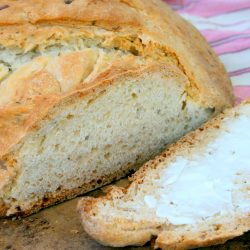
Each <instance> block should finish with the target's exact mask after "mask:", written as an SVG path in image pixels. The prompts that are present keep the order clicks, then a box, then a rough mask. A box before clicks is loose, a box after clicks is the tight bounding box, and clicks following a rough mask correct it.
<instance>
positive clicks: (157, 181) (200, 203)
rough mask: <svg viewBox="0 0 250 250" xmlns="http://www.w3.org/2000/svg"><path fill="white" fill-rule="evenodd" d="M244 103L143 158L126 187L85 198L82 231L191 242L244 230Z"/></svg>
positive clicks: (248, 185) (176, 244)
mask: <svg viewBox="0 0 250 250" xmlns="http://www.w3.org/2000/svg"><path fill="white" fill-rule="evenodd" d="M249 127H250V102H246V103H244V104H242V105H240V106H239V107H236V108H234V109H231V110H227V111H226V112H225V113H224V114H222V115H220V116H218V117H217V118H215V119H213V120H212V121H210V122H208V123H207V124H206V125H205V126H203V127H201V128H199V129H198V130H196V131H195V132H191V133H190V134H188V135H187V136H185V137H183V138H182V139H181V140H180V141H178V142H177V143H176V144H174V145H172V146H170V147H169V148H168V149H167V150H166V151H165V152H164V153H162V154H161V155H160V156H158V157H156V158H155V159H154V160H152V161H149V162H148V163H146V164H145V165H144V166H143V167H142V168H141V169H140V170H138V172H137V173H135V175H134V176H133V177H132V181H133V182H132V184H131V185H130V186H129V187H128V189H124V188H119V187H113V188H111V190H110V191H109V193H108V195H107V196H105V197H100V198H87V197H84V198H83V199H82V200H81V201H80V202H79V204H78V211H79V213H80V215H81V221H82V224H83V227H84V229H85V230H86V232H87V233H88V234H89V235H90V236H92V237H93V238H94V239H96V240H97V241H98V242H100V243H101V244H104V245H110V246H116V247H123V246H127V245H137V246H140V245H143V244H145V243H146V242H147V241H150V240H151V239H153V238H154V239H155V243H154V246H155V248H161V249H168V250H169V249H190V248H196V247H204V246H209V245H213V244H220V243H224V242H226V241H227V240H229V239H231V238H234V237H236V236H239V235H241V234H243V233H244V232H246V231H248V230H250V192H249V190H250V161H249V153H250V134H249Z"/></svg>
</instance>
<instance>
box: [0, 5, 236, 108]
mask: <svg viewBox="0 0 250 250" xmlns="http://www.w3.org/2000/svg"><path fill="white" fill-rule="evenodd" d="M4 4H5V5H6V6H9V7H8V8H5V9H3V10H1V11H0V35H1V39H0V44H2V45H3V46H7V47H8V46H13V47H20V48H24V49H28V48H33V47H35V46H37V45H39V44H41V43H44V42H45V40H46V42H48V40H51V39H52V40H53V39H55V40H56V39H59V40H61V41H63V40H65V39H66V40H67V39H69V38H70V37H71V38H74V37H75V38H76V37H79V36H82V37H85V38H91V39H94V40H100V41H101V42H99V43H98V46H101V47H110V48H114V47H118V48H120V49H124V50H127V51H130V52H133V53H136V54H139V55H140V54H141V55H144V56H146V55H147V56H151V57H153V55H154V56H156V55H157V54H158V55H159V57H161V58H171V60H173V61H174V63H176V64H177V65H178V66H179V67H180V69H182V71H183V72H184V73H185V74H186V75H187V77H188V79H189V81H190V86H189V87H188V88H187V89H188V92H189V94H190V96H192V98H195V99H196V100H197V101H199V102H201V103H203V105H206V106H210V107H216V108H218V109H221V108H223V107H225V106H230V105H232V103H233V100H234V98H233V94H232V87H231V83H230V80H229V78H228V76H227V74H226V72H225V69H224V67H223V65H222V64H221V62H220V61H219V60H218V58H217V56H216V55H215V53H214V52H213V51H212V50H211V48H210V47H209V45H208V44H207V42H206V41H205V39H204V38H203V37H202V36H201V35H200V34H199V32H198V31H197V30H196V29H195V28H194V27H193V26H192V25H190V24H189V23H187V22H186V21H184V20H183V19H182V18H181V17H179V16H178V15H177V14H176V13H174V12H173V11H172V10H171V9H170V8H169V7H168V6H167V5H166V4H164V3H163V2H161V1H160V0H149V1H143V0H131V1H127V0H109V1H108V0H101V1H94V0H74V1H72V3H71V4H65V3H64V1H62V0H55V1H46V0H39V1H34V0H26V1H4ZM103 10H105V11H103ZM70 24H74V25H73V26H72V25H71V26H70ZM97 28H98V29H97ZM100 28H101V29H102V30H101V32H100ZM94 30H95V31H97V30H99V32H94ZM162 31H164V32H162Z"/></svg>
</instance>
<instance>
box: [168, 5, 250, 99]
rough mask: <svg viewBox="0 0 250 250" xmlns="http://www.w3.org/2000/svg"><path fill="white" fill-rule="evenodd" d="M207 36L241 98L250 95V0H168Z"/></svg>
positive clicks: (238, 96)
mask: <svg viewBox="0 0 250 250" xmlns="http://www.w3.org/2000/svg"><path fill="white" fill-rule="evenodd" d="M165 2H167V3H168V4H170V5H171V6H172V8H173V9H175V10H176V11H178V12H179V13H180V14H181V15H182V16H183V17H184V18H186V19H187V20H189V21H190V22H191V23H192V24H193V25H194V26H196V28H198V29H199V30H200V31H201V32H202V34H203V35H204V36H205V37H206V38H207V40H208V41H209V43H210V44H211V46H212V47H213V48H214V50H215V51H216V52H217V53H218V54H219V56H220V58H221V60H222V62H223V63H224V65H225V66H226V69H227V71H228V72H229V74H230V77H231V80H232V83H233V86H234V90H235V95H236V96H237V102H240V101H242V100H244V99H246V98H250V0H165Z"/></svg>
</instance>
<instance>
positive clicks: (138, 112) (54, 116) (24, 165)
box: [1, 69, 212, 215]
mask: <svg viewBox="0 0 250 250" xmlns="http://www.w3.org/2000/svg"><path fill="white" fill-rule="evenodd" d="M211 113H212V110H210V109H202V108H201V107H199V106H198V105H197V104H195V103H194V102H193V101H192V100H190V99H189V98H188V97H187V96H186V94H185V86H183V82H180V80H179V78H178V77H175V76H172V77H169V76H166V75H165V74H164V72H162V71H159V70H158V69H157V70H155V71H153V72H147V71H146V72H144V73H141V74H139V75H138V76H133V77H129V76H128V77H123V78H121V79H117V80H116V81H115V84H111V85H110V86H108V87H105V88H104V87H100V88H99V89H98V90H97V91H96V92H95V93H91V94H86V95H85V96H84V97H79V96H78V97H75V96H73V97H71V98H68V100H66V101H64V103H63V104H60V105H58V106H56V107H54V109H53V110H52V111H51V112H50V113H49V114H48V116H49V120H45V121H43V122H42V124H40V128H39V129H38V130H37V131H35V132H32V133H30V134H29V135H27V136H26V137H25V140H22V141H21V142H20V143H18V144H17V145H16V146H15V147H14V149H13V150H12V153H11V158H12V159H15V161H16V164H15V165H16V173H15V176H14V178H13V179H12V183H8V185H6V187H4V188H3V189H2V190H3V191H2V193H1V199H2V201H3V202H4V203H5V204H6V205H7V207H8V211H7V215H11V214H14V213H18V212H20V211H28V210H29V209H31V208H32V207H33V205H34V204H36V203H37V202H38V201H39V200H44V201H46V200H48V199H51V195H52V198H53V196H55V195H56V193H57V192H66V190H73V191H72V192H71V193H69V194H68V196H69V197H72V196H75V195H77V194H79V193H84V192H86V191H90V190H92V189H93V188H96V187H98V186H101V185H104V184H106V183H108V182H110V181H112V180H113V179H117V178H120V177H122V176H124V175H126V174H127V173H128V172H129V170H131V169H135V168H136V167H137V166H139V165H140V164H142V163H143V162H145V161H146V160H148V159H149V158H150V157H152V156H154V155H155V154H157V153H159V152H160V151H161V150H162V149H163V148H164V147H165V146H166V144H168V143H171V142H173V141H174V140H176V139H177V138H179V137H181V136H182V135H184V134H185V133H187V132H188V131H190V130H192V129H194V128H195V127H197V126H198V125H199V124H201V123H203V122H204V121H205V120H207V118H208V117H209V116H210V115H211ZM1 171H2V172H5V175H6V171H7V170H6V169H5V170H4V169H1ZM13 183H15V184H14V185H13ZM83 183H84V184H85V185H84V186H82V185H83Z"/></svg>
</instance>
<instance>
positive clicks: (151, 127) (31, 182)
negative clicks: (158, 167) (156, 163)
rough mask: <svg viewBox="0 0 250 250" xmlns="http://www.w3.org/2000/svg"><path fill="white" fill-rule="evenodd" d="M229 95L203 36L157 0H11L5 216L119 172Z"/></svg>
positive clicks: (3, 20) (2, 138)
mask: <svg viewBox="0 0 250 250" xmlns="http://www.w3.org/2000/svg"><path fill="white" fill-rule="evenodd" d="M233 102H234V97H233V91H232V86H231V83H230V79H229V78H228V76H227V73H226V72H225V69H224V66H223V65H222V64H221V62H220V61H219V60H218V58H217V56H216V55H215V53H214V52H213V51H212V49H211V48H210V47H209V45H208V43H207V42H206V41H205V39H204V38H203V37H202V36H201V35H200V34H199V32H198V31H197V30H196V29H195V28H193V27H192V25H190V24H189V23H187V22H186V21H184V20H183V19H182V18H181V17H179V16H178V15H177V14H176V13H175V12H173V11H172V10H171V9H170V8H169V7H168V6H167V5H166V4H164V3H163V2H162V1H160V0H147V1H145V0H129V1H128V0H123V1H119V0H109V1H93V0H74V1H63V0H53V1H47V0H26V1H8V0H6V3H5V8H2V9H1V8H0V217H1V216H10V215H13V214H15V215H27V214H29V213H32V212H35V211H38V210H39V209H41V208H43V207H46V206H49V205H52V204H55V203H56V202H60V201H63V200H65V199H69V198H72V197H75V196H76V195H79V194H82V193H85V192H88V191H90V190H92V189H94V188H97V187H100V186H102V185H104V184H107V183H109V182H111V181H113V180H115V179H119V178H121V177H123V176H125V175H126V174H128V173H129V172H130V171H131V170H133V169H134V168H137V166H139V165H140V164H143V163H144V162H145V161H147V160H149V159H150V158H151V157H152V156H154V155H156V154H158V153H159V152H160V151H161V150H163V149H164V148H165V147H166V145H167V144H169V143H172V142H173V141H175V140H176V139H178V138H179V137H181V136H183V135H184V134H186V133H187V132H189V131H190V130H193V129H194V128H196V127H198V126H200V125H201V123H203V122H205V121H207V120H208V119H209V118H210V117H211V116H212V115H213V114H215V113H218V112H220V111H222V110H224V109H225V108H227V107H231V106H232V105H233Z"/></svg>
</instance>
